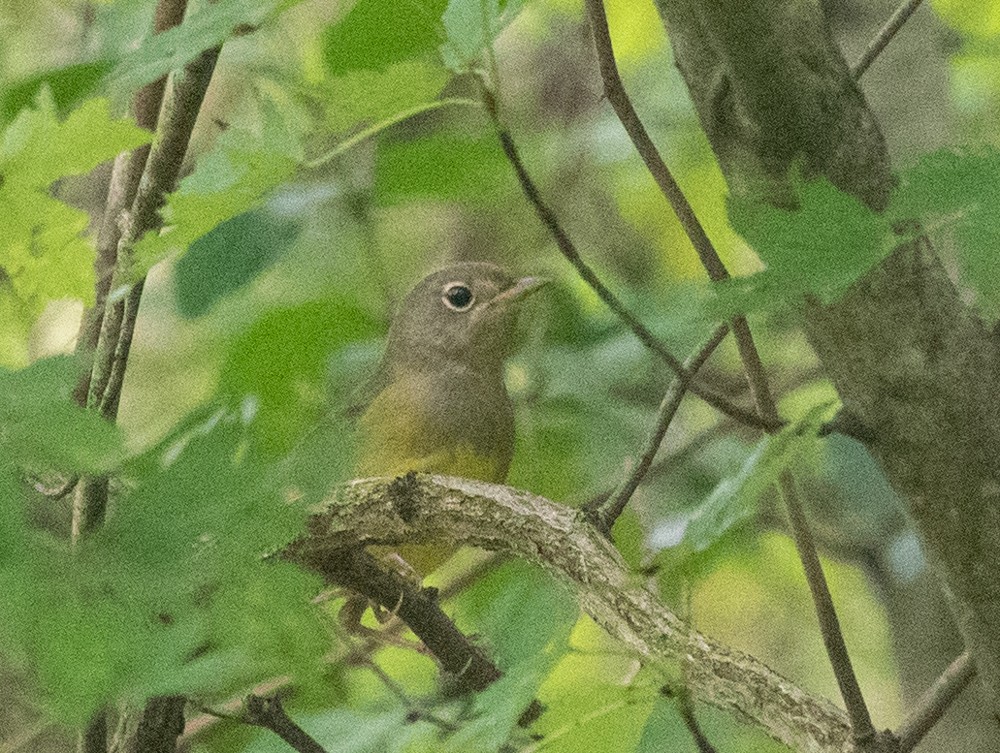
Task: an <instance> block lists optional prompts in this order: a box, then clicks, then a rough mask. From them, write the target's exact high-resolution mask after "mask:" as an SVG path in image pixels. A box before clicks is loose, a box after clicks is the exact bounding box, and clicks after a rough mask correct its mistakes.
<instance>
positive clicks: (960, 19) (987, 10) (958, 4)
mask: <svg viewBox="0 0 1000 753" xmlns="http://www.w3.org/2000/svg"><path fill="white" fill-rule="evenodd" d="M932 5H933V6H934V10H935V11H937V13H938V15H940V17H941V18H942V19H943V20H944V21H945V23H947V24H949V25H950V26H951V27H953V28H955V29H957V30H958V31H960V32H962V33H963V34H965V35H968V36H970V37H973V38H976V39H996V38H997V37H1000V2H997V0H984V1H983V2H977V3H968V2H965V0H932Z"/></svg>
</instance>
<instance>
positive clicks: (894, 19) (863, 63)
mask: <svg viewBox="0 0 1000 753" xmlns="http://www.w3.org/2000/svg"><path fill="white" fill-rule="evenodd" d="M922 1H923V0H904V1H903V2H902V3H901V4H900V6H899V7H898V8H896V12H895V13H893V14H892V15H891V16H890V17H889V20H888V21H886V22H885V26H883V27H882V28H881V29H880V30H879V33H878V34H876V35H875V38H874V39H872V41H871V42H869V43H868V46H867V47H866V48H865V51H864V52H863V53H861V57H860V58H858V61H857V62H856V63H855V64H854V65H852V66H851V75H852V76H854V78H855V79H859V78H861V77H862V76H864V75H865V71H867V70H868V68H869V67H870V66H871V64H872V63H874V62H875V58H877V57H878V56H879V55H881V54H882V50H884V49H885V48H886V45H888V44H889V42H891V41H892V38H893V37H894V36H896V32H898V31H899V30H900V29H902V28H903V24H905V23H906V22H907V21H909V20H910V16H912V15H913V13H914V11H916V9H917V8H919V7H920V3H921V2H922Z"/></svg>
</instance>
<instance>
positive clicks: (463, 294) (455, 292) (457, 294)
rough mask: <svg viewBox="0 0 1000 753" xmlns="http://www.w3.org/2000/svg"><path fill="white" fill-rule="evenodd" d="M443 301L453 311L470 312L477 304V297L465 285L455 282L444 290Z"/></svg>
mask: <svg viewBox="0 0 1000 753" xmlns="http://www.w3.org/2000/svg"><path fill="white" fill-rule="evenodd" d="M441 300H442V301H444V305H445V306H447V307H448V308H450V309H452V310H453V311H468V310H469V309H470V308H472V304H473V303H475V301H476V297H475V296H474V295H473V294H472V291H471V290H469V288H468V286H466V285H465V284H463V283H461V282H453V283H451V284H449V285H448V286H447V287H446V288H445V289H444V293H443V294H442V296H441Z"/></svg>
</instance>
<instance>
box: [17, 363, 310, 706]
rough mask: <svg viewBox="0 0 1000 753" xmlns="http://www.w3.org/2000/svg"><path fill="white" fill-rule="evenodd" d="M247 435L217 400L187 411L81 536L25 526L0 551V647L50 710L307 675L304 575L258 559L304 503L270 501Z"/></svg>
mask: <svg viewBox="0 0 1000 753" xmlns="http://www.w3.org/2000/svg"><path fill="white" fill-rule="evenodd" d="M38 376H39V382H38V386H37V387H36V386H35V384H34V383H30V384H27V385H19V387H20V389H18V394H19V395H21V396H22V400H27V399H28V398H27V397H24V396H25V395H28V396H31V395H32V394H33V391H37V392H39V393H40V392H41V391H42V389H43V388H44V387H45V386H46V385H47V383H48V382H50V381H52V376H51V375H50V374H48V373H42V374H40V375H38ZM5 386H8V387H9V386H10V385H5ZM95 420H96V419H95ZM246 440H247V428H246V426H245V425H244V424H243V423H242V422H241V421H240V420H239V419H237V418H234V417H232V416H229V415H227V414H225V413H216V415H214V416H213V417H212V419H211V420H209V421H201V422H196V423H194V424H192V425H189V426H187V427H186V428H185V431H183V432H180V433H179V434H178V435H176V436H174V437H172V438H171V441H170V442H169V443H168V446H167V449H166V452H164V451H163V448H161V447H157V448H155V449H154V450H152V451H151V452H150V455H149V456H146V457H143V458H140V459H137V460H136V461H134V462H133V463H131V464H130V466H129V469H128V470H129V472H130V473H131V476H130V478H129V484H128V485H127V486H126V488H125V489H124V490H122V492H121V493H120V494H119V495H118V496H117V498H116V500H115V501H116V510H115V515H114V516H112V517H110V518H109V520H108V522H107V523H106V524H105V526H104V527H103V528H102V529H101V530H100V531H99V532H97V533H95V534H94V535H93V536H91V537H90V538H89V539H88V540H87V542H86V545H85V546H83V547H80V548H78V549H77V550H76V551H70V550H69V548H68V547H62V546H57V545H54V544H53V542H51V541H46V542H44V543H39V541H38V540H37V538H36V537H34V536H31V535H28V536H24V537H23V538H21V539H20V540H19V541H17V543H16V545H15V547H14V549H15V551H14V552H13V553H12V552H10V551H9V550H8V549H7V548H6V547H5V548H4V549H3V552H2V553H0V586H2V587H4V592H5V607H6V608H5V611H4V620H3V623H2V624H0V649H2V650H3V653H4V654H5V656H6V657H7V658H9V659H10V660H12V661H14V662H16V663H17V664H18V665H19V667H20V668H21V669H22V670H23V671H24V672H25V673H26V674H27V675H28V676H29V677H30V679H31V683H32V686H33V687H34V688H36V689H37V690H38V692H39V693H40V695H41V698H42V701H43V703H44V704H45V706H46V708H47V710H48V711H50V712H51V713H52V714H53V715H54V716H55V717H56V718H57V719H59V720H61V721H63V722H66V723H70V724H79V723H81V722H83V721H85V720H86V719H87V718H88V717H89V716H90V714H91V713H92V712H93V711H94V710H95V709H96V708H98V707H99V706H101V705H104V704H106V703H108V702H110V701H113V700H115V699H120V698H123V697H126V698H145V697H148V696H149V695H161V694H175V693H181V694H192V695H201V694H205V693H212V692H219V693H231V692H234V691H236V690H238V689H240V688H243V687H245V686H246V685H248V684H253V683H256V682H259V681H261V680H262V679H264V678H266V677H271V676H273V675H274V674H276V673H283V674H287V673H291V674H293V675H294V676H295V677H296V680H297V681H302V680H303V679H304V680H308V679H309V678H310V677H312V676H314V675H315V672H316V671H317V670H318V669H319V667H320V662H319V659H320V657H321V656H322V655H323V654H324V653H325V652H326V651H328V649H329V646H328V641H327V637H326V632H325V630H324V629H323V627H322V625H321V624H320V622H319V620H318V614H317V611H316V607H315V606H314V605H312V604H311V599H312V597H313V596H314V594H315V593H316V591H317V590H318V588H319V587H320V584H319V582H318V579H317V578H316V577H314V576H312V575H309V574H307V573H305V572H304V571H302V570H301V569H299V568H296V567H294V566H292V565H291V564H289V563H281V562H265V561H264V560H263V559H262V554H263V553H265V552H267V551H270V550H272V549H273V548H275V547H276V546H280V545H281V544H284V543H286V542H287V541H289V540H290V539H291V538H292V537H293V536H294V534H295V533H296V532H298V531H300V530H301V528H302V526H303V525H304V521H305V517H306V510H305V509H304V508H303V507H301V506H296V505H289V504H285V503H284V499H283V497H282V494H281V489H280V487H279V485H278V484H277V483H275V482H274V481H272V480H271V477H272V474H271V467H270V466H269V465H267V464H262V463H260V462H259V460H258V458H257V457H253V456H251V454H250V453H247V452H246V444H247V441H246ZM0 483H2V481H0ZM4 498H5V499H8V500H12V501H13V500H14V499H15V497H11V496H9V495H5V497H4ZM12 512H13V511H12ZM11 518H14V519H16V517H15V516H13V515H8V514H7V513H5V516H4V519H5V520H9V519H11ZM16 528H17V526H14V529H15V530H14V531H13V532H16ZM11 532H12V531H11V530H10V524H9V523H5V524H4V525H3V526H2V527H0V535H3V536H6V535H7V534H9V533H11Z"/></svg>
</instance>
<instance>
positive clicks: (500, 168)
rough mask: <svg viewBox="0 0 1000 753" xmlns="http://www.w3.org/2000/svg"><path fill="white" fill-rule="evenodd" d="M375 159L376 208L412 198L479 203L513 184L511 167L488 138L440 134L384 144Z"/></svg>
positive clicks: (493, 196)
mask: <svg viewBox="0 0 1000 753" xmlns="http://www.w3.org/2000/svg"><path fill="white" fill-rule="evenodd" d="M376 159H377V162H376V167H375V170H376V172H375V193H376V196H377V198H378V201H379V203H380V204H394V203H397V202H401V201H403V200H412V199H413V198H414V197H430V198H433V199H435V200H437V201H442V200H449V199H450V200H454V201H469V200H479V201H483V200H488V199H491V198H495V197H496V196H497V194H498V193H502V192H505V191H506V190H507V189H508V188H509V187H510V186H511V185H513V184H512V181H513V175H512V173H511V171H510V166H509V165H508V164H507V161H506V159H505V158H504V156H503V151H502V150H501V148H500V145H499V144H498V143H497V140H496V139H495V138H493V137H492V136H488V137H482V138H461V137H456V136H446V135H441V136H432V137H427V138H422V139H417V140H413V141H406V142H400V143H392V144H383V145H382V146H381V148H380V149H379V150H378V155H377V158H376Z"/></svg>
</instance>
